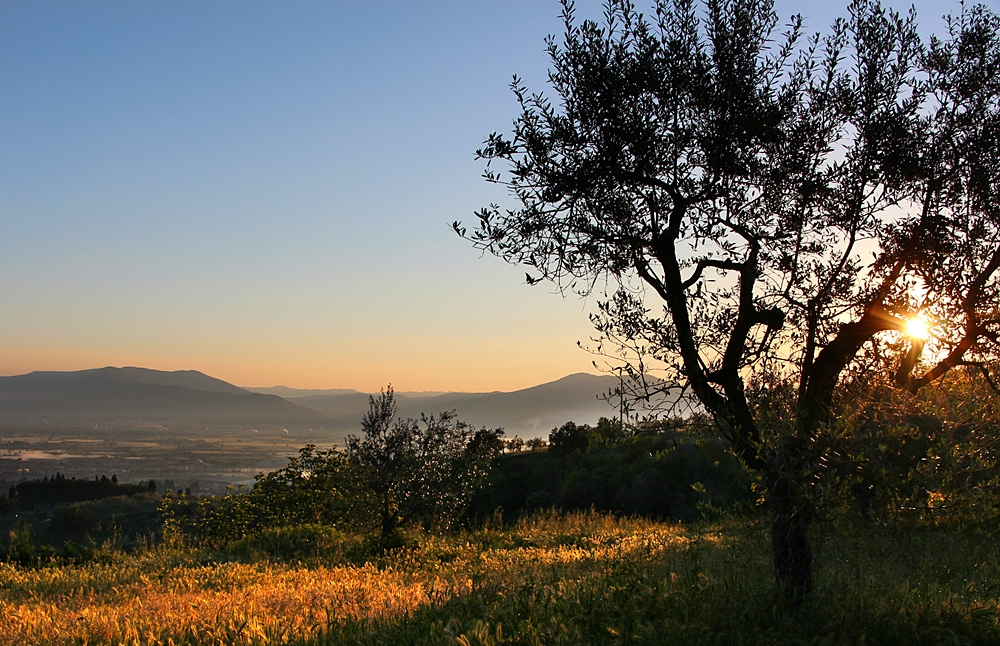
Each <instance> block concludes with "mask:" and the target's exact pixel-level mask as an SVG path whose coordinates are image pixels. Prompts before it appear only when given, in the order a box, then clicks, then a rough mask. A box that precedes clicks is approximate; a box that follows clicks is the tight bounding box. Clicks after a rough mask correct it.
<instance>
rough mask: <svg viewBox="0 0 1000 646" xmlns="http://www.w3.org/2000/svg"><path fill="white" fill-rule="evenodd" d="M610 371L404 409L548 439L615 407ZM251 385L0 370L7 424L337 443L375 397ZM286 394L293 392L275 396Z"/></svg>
mask: <svg viewBox="0 0 1000 646" xmlns="http://www.w3.org/2000/svg"><path fill="white" fill-rule="evenodd" d="M617 384H618V379H617V378H616V377H611V376H607V375H604V376H598V375H589V374H584V373H580V374H575V375H569V376H568V377H563V378H562V379H559V380H557V381H553V382H550V383H546V384H541V385H539V386H534V387H532V388H525V389H523V390H517V391H514V392H508V393H504V392H492V393H444V394H438V393H427V392H422V393H397V394H396V399H397V402H398V404H399V415H400V416H402V417H419V416H420V414H421V413H427V414H435V415H436V414H439V413H441V412H442V411H450V410H455V411H457V412H458V416H459V419H461V420H462V421H465V422H468V423H470V424H474V425H476V426H481V425H485V426H490V427H496V426H503V427H504V428H505V429H506V431H507V435H508V436H513V435H520V436H521V437H525V438H527V437H539V436H545V435H547V434H548V433H549V431H550V430H552V428H553V427H555V426H559V425H561V424H564V423H565V422H567V421H570V420H572V421H574V422H577V423H581V424H582V423H588V424H593V423H595V422H596V421H597V419H598V418H599V417H602V416H605V417H613V416H614V415H615V413H616V408H615V406H614V405H613V404H609V403H608V402H606V401H604V400H603V399H601V395H606V394H607V392H608V391H609V390H610V389H612V388H614V387H615V386H616V385H617ZM254 390H265V391H271V392H265V393H261V392H251V389H246V388H240V387H238V386H234V385H232V384H230V383H227V382H225V381H222V380H221V379H215V378H214V377H210V376H208V375H206V374H203V373H201V372H197V371H194V370H181V371H177V372H163V371H159V370H149V369H146V368H133V367H128V368H112V367H108V368H97V369H93V370H80V371H76V372H32V373H30V374H27V375H19V376H16V377H0V427H7V428H10V427H11V426H27V427H33V428H50V429H53V430H58V429H60V428H70V427H85V426H88V425H89V426H93V425H94V424H99V425H102V426H104V425H107V426H112V427H118V428H123V427H125V428H130V427H142V426H147V427H148V426H157V427H166V428H167V429H169V430H181V429H185V428H189V429H194V428H205V427H213V428H216V429H218V428H230V429H234V430H239V429H242V431H243V432H246V433H250V432H252V431H253V430H254V429H256V430H259V431H260V432H262V433H263V432H268V431H270V432H282V431H283V429H288V430H290V431H305V430H307V429H311V430H313V432H314V433H322V435H320V436H316V437H317V439H319V438H320V437H324V436H325V437H326V438H329V439H332V440H334V441H337V442H342V441H343V438H344V437H345V436H346V435H347V434H348V433H359V432H360V430H361V429H360V426H361V417H362V415H364V414H365V412H366V411H367V410H368V397H369V396H368V395H367V394H366V393H361V392H358V391H354V390H346V389H343V390H336V391H332V392H331V391H319V393H314V394H307V395H304V396H292V394H293V393H300V392H306V393H312V392H313V391H301V390H297V389H292V388H284V387H281V386H278V387H273V388H265V389H254ZM280 392H286V393H289V394H288V397H287V399H285V398H282V397H279V396H278V395H277V394H276V393H280Z"/></svg>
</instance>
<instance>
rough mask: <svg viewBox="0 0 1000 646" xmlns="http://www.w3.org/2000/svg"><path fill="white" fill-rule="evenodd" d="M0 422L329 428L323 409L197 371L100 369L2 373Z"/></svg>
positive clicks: (53, 425)
mask: <svg viewBox="0 0 1000 646" xmlns="http://www.w3.org/2000/svg"><path fill="white" fill-rule="evenodd" d="M0 424H3V425H4V426H10V425H12V424H13V425H27V426H29V427H61V426H84V425H91V424H100V425H108V426H116V427H121V426H163V427H166V428H168V429H175V428H176V429H180V428H182V427H191V426H195V427H198V426H217V427H218V426H224V427H235V428H239V427H246V429H247V430H248V431H249V430H250V429H251V428H258V429H260V430H261V431H262V432H263V431H266V430H272V431H275V430H281V429H283V428H288V429H296V430H299V429H305V428H316V429H317V430H322V429H324V428H328V419H327V417H326V416H325V415H323V414H322V413H319V412H317V411H315V410H311V409H309V408H304V407H302V406H300V405H298V404H294V403H291V402H288V401H286V400H284V399H282V398H281V397H278V396H276V395H263V394H258V393H251V392H248V391H246V390H243V389H242V388H239V387H237V386H234V385H232V384H230V383H227V382H225V381H222V380H221V379H215V378H213V377H209V376H208V375H205V374H203V373H200V372H197V371H194V370H182V371H177V372H164V371H159V370H149V369H146V368H131V367H129V368H112V367H108V368H97V369H93V370H81V371H76V372H32V373H29V374H27V375H19V376H14V377H0Z"/></svg>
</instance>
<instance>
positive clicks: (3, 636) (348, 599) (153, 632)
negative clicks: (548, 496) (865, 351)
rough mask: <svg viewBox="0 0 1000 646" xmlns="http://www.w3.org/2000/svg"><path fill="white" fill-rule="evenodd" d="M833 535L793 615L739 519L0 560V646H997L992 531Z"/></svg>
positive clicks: (592, 523)
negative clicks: (294, 556)
mask: <svg viewBox="0 0 1000 646" xmlns="http://www.w3.org/2000/svg"><path fill="white" fill-rule="evenodd" d="M838 531H840V533H839V534H831V535H828V536H825V537H823V536H818V537H817V539H822V540H817V541H816V544H817V546H818V547H819V551H820V553H819V559H818V560H819V563H818V566H817V570H816V574H817V592H816V594H815V595H814V598H813V599H812V600H811V601H810V602H809V603H807V604H805V605H804V606H801V607H794V608H793V607H789V606H788V605H787V604H785V603H784V602H783V601H782V600H781V599H780V597H779V596H777V595H776V594H775V592H774V589H773V585H772V583H771V575H770V566H769V563H768V557H767V555H768V545H767V541H766V531H765V528H764V527H763V525H761V524H755V523H754V522H748V521H739V522H737V521H726V522H723V523H719V524H714V525H712V524H704V523H703V524H693V525H689V526H682V525H677V524H666V523H656V522H651V521H644V520H633V519H614V518H611V517H607V516H601V515H598V514H570V515H566V516H557V515H554V514H542V515H538V516H535V517H532V518H529V519H526V520H524V521H522V522H521V523H519V524H518V525H516V526H514V527H511V528H502V527H485V528H481V529H479V530H476V531H470V532H466V533H462V534H457V535H451V536H445V537H427V536H413V537H411V542H410V545H409V546H408V547H405V548H402V549H397V550H393V551H392V552H390V553H387V554H385V555H381V556H371V557H370V561H371V562H367V563H364V562H357V563H353V564H352V563H350V562H348V561H349V560H350V559H357V555H356V554H355V555H354V556H352V557H347V556H345V554H347V553H348V552H349V550H348V551H345V550H340V551H338V550H328V551H327V553H326V555H325V556H324V555H321V556H320V557H318V558H317V557H315V556H310V557H309V558H308V559H306V561H305V562H301V563H291V564H289V563H281V562H278V559H276V558H271V559H266V558H260V555H258V556H257V557H255V558H248V557H246V556H244V560H246V561H247V562H236V561H231V560H230V561H225V560H219V559H223V558H224V557H225V555H224V554H220V553H214V554H212V553H208V552H205V551H199V550H191V549H180V548H173V549H168V548H157V549H150V550H147V551H145V552H142V553H138V554H133V555H130V556H125V555H116V556H115V557H114V558H113V559H112V561H111V563H110V564H103V565H100V564H91V565H86V566H79V567H48V568H41V569H37V570H32V569H20V568H16V567H11V566H0V643H3V644H18V645H21V644H32V645H34V644H38V645H45V644H67V643H77V644H199V645H203V644H284V643H302V644H311V645H313V646H318V645H321V644H327V645H333V644H441V645H444V644H450V645H454V644H459V645H460V646H473V645H480V646H487V645H490V646H492V645H499V644H537V645H543V644H544V645H548V644H599V643H609V644H639V643H649V644H664V643H667V644H698V645H701V644H768V645H771V644H859V643H865V644H872V643H874V644H879V643H881V644H997V643H1000V614H998V607H1000V548H998V544H997V542H996V541H995V540H993V537H992V536H991V535H989V534H984V533H981V532H978V531H969V530H968V529H967V528H960V527H959V528H952V529H948V528H943V527H918V528H913V527H910V528H902V527H899V528H895V529H894V528H891V527H883V526H880V527H874V526H858V527H855V528H853V529H849V530H838ZM244 554H246V553H244ZM278 556H283V557H284V558H286V559H287V557H288V555H287V554H285V555H278ZM211 559H215V560H216V562H213V561H212V560H211Z"/></svg>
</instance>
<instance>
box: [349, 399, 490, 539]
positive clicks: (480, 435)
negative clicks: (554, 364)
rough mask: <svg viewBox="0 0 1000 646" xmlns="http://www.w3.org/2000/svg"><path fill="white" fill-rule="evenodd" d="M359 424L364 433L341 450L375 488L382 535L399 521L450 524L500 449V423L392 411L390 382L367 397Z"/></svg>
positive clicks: (442, 415)
mask: <svg viewBox="0 0 1000 646" xmlns="http://www.w3.org/2000/svg"><path fill="white" fill-rule="evenodd" d="M361 429H362V430H363V431H364V438H359V437H357V436H355V435H351V436H349V437H348V438H347V456H348V458H349V459H350V460H351V461H352V462H353V463H354V464H355V465H356V466H357V467H359V469H360V471H361V473H362V477H363V478H364V482H365V484H366V486H367V487H368V488H369V489H370V490H371V492H372V494H373V497H374V505H375V513H376V515H377V516H378V518H379V520H380V525H381V532H382V536H388V535H390V534H391V533H392V532H393V531H394V530H395V529H396V528H397V527H398V526H399V525H400V524H401V523H403V522H420V523H422V524H423V525H424V526H425V527H428V528H431V527H435V528H442V529H443V528H447V527H448V526H450V525H451V524H452V523H454V522H455V521H456V520H458V518H460V517H461V515H462V513H464V512H465V510H466V509H467V507H468V505H469V502H470V500H471V499H472V495H473V494H474V493H475V492H476V490H477V489H478V488H479V487H480V486H481V484H482V483H483V481H484V480H485V477H486V476H487V475H488V473H489V468H490V465H491V464H492V461H493V459H494V458H495V457H496V456H497V455H499V454H500V453H501V452H502V451H503V429H495V430H494V429H487V428H486V427H483V428H481V429H479V430H476V429H475V428H473V427H472V426H470V425H468V424H465V423H463V422H460V421H459V420H458V418H457V417H456V416H455V413H454V412H445V413H441V414H440V415H439V416H438V417H434V416H433V415H432V416H430V417H428V416H425V415H421V417H420V420H415V419H405V420H404V419H401V418H397V417H396V401H395V399H394V396H393V391H392V387H391V386H390V387H389V388H388V389H386V390H385V391H383V392H382V393H381V394H380V395H379V396H378V397H375V396H371V397H369V406H368V412H367V413H365V415H364V417H363V418H362V420H361Z"/></svg>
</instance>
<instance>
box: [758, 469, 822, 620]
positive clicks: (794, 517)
mask: <svg viewBox="0 0 1000 646" xmlns="http://www.w3.org/2000/svg"><path fill="white" fill-rule="evenodd" d="M771 480H772V482H771V485H770V486H769V487H768V488H769V492H768V493H769V497H770V505H771V511H772V513H773V514H774V522H773V524H772V525H771V549H772V552H773V556H774V572H775V577H776V579H777V581H778V586H779V587H780V588H781V589H782V590H783V591H784V592H785V594H786V595H787V596H788V597H790V598H792V599H794V600H802V599H803V598H805V597H806V596H808V594H809V593H810V592H811V591H812V549H811V548H810V547H809V535H808V529H809V521H810V519H811V516H812V513H811V512H812V510H811V509H810V507H809V505H808V503H807V502H806V501H804V500H803V499H802V496H801V495H800V494H799V485H800V483H798V482H795V479H794V477H793V476H792V475H790V474H782V473H779V474H776V475H775V476H774V477H773V478H771Z"/></svg>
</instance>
